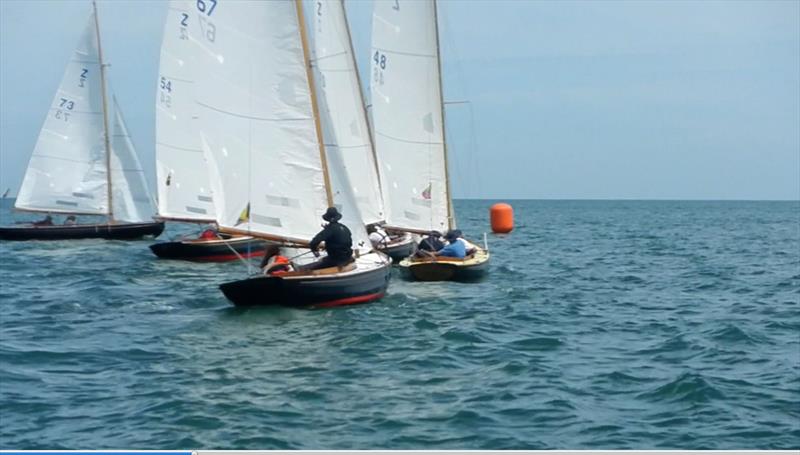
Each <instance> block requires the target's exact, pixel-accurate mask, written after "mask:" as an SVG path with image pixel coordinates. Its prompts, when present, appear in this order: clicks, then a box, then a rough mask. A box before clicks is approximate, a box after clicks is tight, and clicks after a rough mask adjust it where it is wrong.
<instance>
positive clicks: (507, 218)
mask: <svg viewBox="0 0 800 455" xmlns="http://www.w3.org/2000/svg"><path fill="white" fill-rule="evenodd" d="M489 217H490V219H491V223H492V232H494V233H495V234H507V233H509V232H511V230H512V229H514V209H513V208H511V206H510V205H508V204H504V203H502V202H500V203H497V204H495V205H493V206H492V208H491V209H489Z"/></svg>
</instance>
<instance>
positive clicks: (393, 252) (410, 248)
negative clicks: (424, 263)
mask: <svg viewBox="0 0 800 455" xmlns="http://www.w3.org/2000/svg"><path fill="white" fill-rule="evenodd" d="M416 250H417V243H416V242H414V240H412V239H409V240H408V241H407V242H403V243H398V244H396V245H389V246H387V247H384V248H378V251H380V252H381V253H383V254H385V255H387V256H389V257H390V258H392V262H394V263H398V262H400V261H402V260H403V259H405V258H407V257H409V256H411V255H412V254H414V252H415V251H416Z"/></svg>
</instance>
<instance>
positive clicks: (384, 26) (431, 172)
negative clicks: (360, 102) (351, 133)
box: [370, 0, 489, 281]
mask: <svg viewBox="0 0 800 455" xmlns="http://www.w3.org/2000/svg"><path fill="white" fill-rule="evenodd" d="M373 5H374V6H373V17H372V62H371V65H372V68H371V69H372V71H371V83H370V88H371V91H372V116H373V126H374V130H375V151H376V153H377V156H378V163H379V165H380V166H379V170H380V177H381V186H382V188H384V189H385V191H384V197H385V201H386V206H387V217H386V218H387V227H388V228H393V229H396V230H400V231H406V232H414V233H418V234H426V233H428V232H430V231H433V230H435V231H439V232H445V231H447V230H450V229H455V227H456V220H455V211H454V209H453V203H452V200H451V192H450V181H449V175H448V163H447V144H446V140H445V139H446V135H445V119H444V103H443V99H442V79H441V61H440V55H439V29H438V23H437V5H436V2H435V0H410V1H405V0H395V1H393V2H384V1H381V2H375V3H374V4H373ZM488 264H489V253H488V251H486V250H484V249H482V248H477V251H476V252H475V253H474V254H472V255H470V256H469V257H467V258H466V259H464V260H452V259H447V258H435V259H431V258H425V259H422V258H408V259H405V260H403V261H402V262H401V263H400V266H401V267H402V268H403V269H406V270H407V271H409V272H410V275H411V276H412V277H413V278H414V279H417V280H425V281H439V280H451V279H452V280H458V279H465V280H468V279H473V278H475V277H479V276H482V275H483V273H485V271H486V269H487V268H488Z"/></svg>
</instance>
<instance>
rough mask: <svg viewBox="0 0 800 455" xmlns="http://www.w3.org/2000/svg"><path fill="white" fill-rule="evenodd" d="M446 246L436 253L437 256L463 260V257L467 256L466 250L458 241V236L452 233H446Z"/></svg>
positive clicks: (462, 243)
mask: <svg viewBox="0 0 800 455" xmlns="http://www.w3.org/2000/svg"><path fill="white" fill-rule="evenodd" d="M445 239H446V240H447V242H448V244H447V246H445V247H444V248H442V249H441V250H439V251H437V252H436V255H437V256H445V257H450V258H457V259H464V256H466V255H467V249H466V247H465V246H464V242H459V241H458V236H457V235H456V233H454V232H452V231H451V232H448V233H447V236H445Z"/></svg>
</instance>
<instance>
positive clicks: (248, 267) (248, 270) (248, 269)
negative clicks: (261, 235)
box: [215, 232, 253, 275]
mask: <svg viewBox="0 0 800 455" xmlns="http://www.w3.org/2000/svg"><path fill="white" fill-rule="evenodd" d="M215 235H216V236H217V238H218V239H220V240H222V243H224V244H225V246H227V247H228V248H230V250H231V251H233V254H235V255H236V257H237V258H239V260H240V261H242V262H244V263H245V265H247V274H248V275H250V274H251V273H250V271H251V270H252V269H253V266H252V264H250V261H248V260H246V259H245V258H243V257H242V255H241V254H239V252H238V251H236V248H234V247H232V246H231V244H230V243H228V241H227V240H225V239H224V238H222V236H221V235H219V232H217V233H216V234H215ZM249 248H250V246H249V244H248V249H249Z"/></svg>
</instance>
